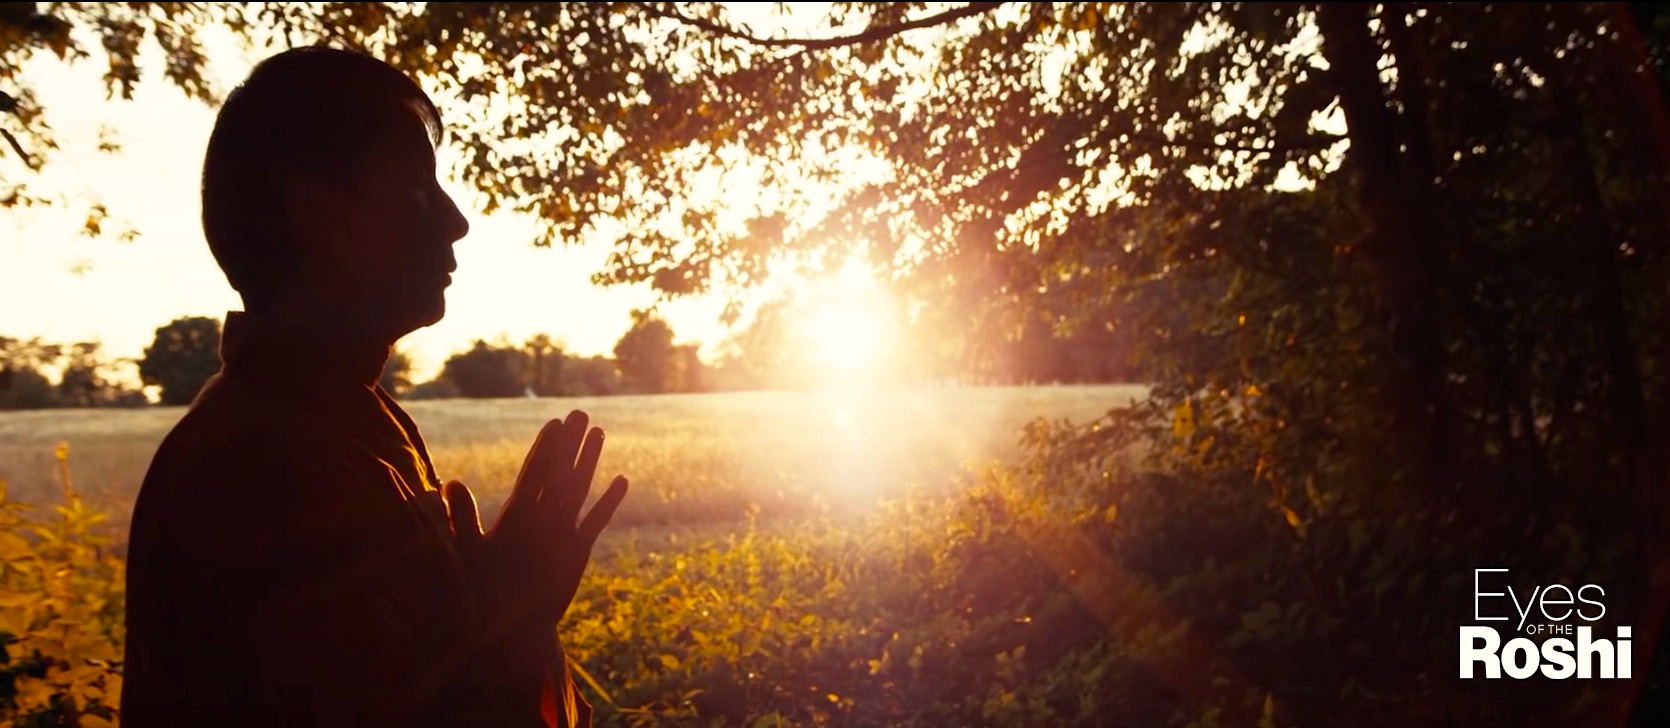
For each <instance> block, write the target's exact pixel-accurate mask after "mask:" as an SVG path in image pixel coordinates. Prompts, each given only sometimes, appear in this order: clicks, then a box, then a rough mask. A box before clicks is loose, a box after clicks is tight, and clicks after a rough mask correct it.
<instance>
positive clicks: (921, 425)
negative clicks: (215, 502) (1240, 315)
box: [0, 386, 1143, 536]
mask: <svg viewBox="0 0 1670 728" xmlns="http://www.w3.org/2000/svg"><path fill="white" fill-rule="evenodd" d="M1142 394H1143V389H1142V388H1140V387H1125V386H1095V387H1035V388H1021V387H1017V388H979V389H937V390H894V391H865V392H854V391H844V392H843V391H817V392H742V393H724V394H690V395H665V396H643V397H640V396H630V397H596V398H563V399H500V400H441V401H417V402H410V403H407V404H406V405H405V406H406V408H407V409H408V411H409V412H410V413H411V415H412V417H413V419H414V420H415V421H416V422H417V424H418V426H419V428H420V429H421V431H422V433H423V436H424V438H425V440H426V441H427V444H428V446H429V449H430V453H431V455H432V457H433V458H434V460H435V463H436V467H437V469H438V470H439V471H440V473H441V476H442V477H443V478H445V479H458V480H461V481H463V482H465V483H467V484H469V485H470V487H471V488H472V490H474V491H475V493H476V497H477V498H478V499H479V500H481V502H482V506H483V513H484V517H490V515H491V514H493V513H496V512H497V509H498V507H499V505H500V504H501V503H502V502H503V499H504V497H505V496H506V495H507V494H508V493H509V489H510V487H511V485H512V483H514V482H515V478H516V473H517V471H518V470H519V469H520V467H521V464H522V459H523V457H524V456H525V455H526V453H527V449H528V446H529V445H530V444H531V443H532V441H533V437H534V435H535V433H537V432H538V431H539V428H540V426H541V425H543V424H544V422H545V421H547V420H549V419H551V418H555V417H564V416H566V415H567V413H568V412H570V411H571V410H574V409H581V410H585V411H586V412H587V413H589V414H590V416H591V418H592V422H593V423H594V424H596V425H598V426H601V427H603V428H604V429H605V431H606V432H607V444H606V445H605V446H604V456H603V463H602V470H603V471H604V472H602V473H600V474H599V480H600V481H604V480H605V479H606V478H607V477H609V476H611V475H613V474H615V473H623V474H625V475H627V476H628V477H629V478H631V480H632V487H633V491H632V495H631V496H630V497H629V498H628V499H627V501H626V504H625V505H624V506H623V507H622V509H621V512H620V513H619V514H618V515H617V516H616V519H617V520H616V524H617V526H623V527H630V526H653V525H681V524H682V525H701V524H713V523H723V522H731V523H734V522H737V521H739V520H740V519H742V518H743V517H744V516H745V515H746V514H747V513H748V512H749V511H750V510H751V509H757V510H758V511H759V512H760V514H761V515H763V516H765V517H767V518H773V517H780V516H797V515H811V514H816V513H835V514H839V513H850V512H867V511H868V510H870V509H871V508H873V506H874V504H875V503H877V502H879V501H880V500H882V499H885V498H887V497H890V496H896V495H902V494H904V493H906V492H921V491H928V492H933V491H935V490H938V489H943V488H945V487H947V486H948V484H949V483H950V482H951V479H952V476H953V475H954V474H955V473H956V472H957V470H958V469H959V468H960V467H962V466H963V465H965V464H971V463H978V462H980V461H986V460H992V459H1001V458H1005V457H1007V456H1009V455H1011V454H1012V453H1013V452H1014V450H1015V443H1016V438H1017V437H1018V435H1019V432H1020V428H1021V426H1022V425H1024V424H1025V423H1026V422H1028V421H1030V420H1032V419H1035V418H1037V417H1047V418H1052V419H1054V418H1069V419H1073V420H1075V421H1077V420H1084V419H1087V418H1090V417H1095V416H1098V415H1100V414H1102V413H1103V412H1105V411H1106V410H1107V409H1109V408H1110V407H1113V406H1116V405H1122V404H1125V403H1127V402H1129V401H1131V400H1132V399H1134V398H1135V397H1139V396H1141V395H1142ZM182 414H183V409H181V408H151V409H144V410H47V411H35V412H11V413H0V479H4V480H6V481H8V482H9V483H11V487H12V493H13V497H14V498H16V499H18V500H20V501H23V502H35V503H45V502H49V501H50V500H51V499H54V498H56V497H57V495H58V485H57V483H58V477H59V476H58V470H57V468H58V462H57V460H56V459H55V457H54V451H55V449H56V448H57V446H58V445H59V444H60V443H67V444H68V445H69V448H70V450H71V452H73V453H74V458H75V461H76V480H77V487H78V489H79V490H80V492H81V493H82V496H83V498H84V499H86V500H87V501H88V503H89V505H92V506H94V507H97V508H98V509H100V510H102V511H104V512H107V513H109V514H110V515H111V520H110V527H111V528H112V529H113V530H116V531H119V530H120V529H121V528H122V527H123V526H124V525H125V524H126V523H127V521H128V517H129V514H130V513H131V508H132V504H133V499H134V496H135V494H136V493H137V491H138V488H139V484H140V482H141V481H142V480H143V477H144V474H145V470H146V468H147V467H148V466H149V463H150V459H151V456H152V454H153V453H154V452H155V450H156V447H157V445H158V443H160V442H161V440H162V438H163V436H164V435H166V434H167V432H168V429H169V428H170V427H172V426H173V425H174V423H175V422H177V421H178V420H179V418H180V416H181V415H182ZM114 535H118V536H119V535H120V534H119V533H116V534H114Z"/></svg>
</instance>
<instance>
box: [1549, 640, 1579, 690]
mask: <svg viewBox="0 0 1670 728" xmlns="http://www.w3.org/2000/svg"><path fill="white" fill-rule="evenodd" d="M1570 652H1571V640H1568V639H1566V638H1564V637H1554V638H1551V639H1549V640H1548V641H1546V642H1544V643H1542V659H1543V662H1544V663H1545V664H1544V665H1543V666H1542V674H1544V675H1547V676H1548V677H1550V678H1553V679H1555V680H1564V679H1566V678H1568V677H1571V674H1572V673H1574V672H1576V671H1577V660H1576V659H1575V658H1573V657H1572V656H1571V655H1570V654H1569V653H1570ZM1556 665H1558V667H1556Z"/></svg>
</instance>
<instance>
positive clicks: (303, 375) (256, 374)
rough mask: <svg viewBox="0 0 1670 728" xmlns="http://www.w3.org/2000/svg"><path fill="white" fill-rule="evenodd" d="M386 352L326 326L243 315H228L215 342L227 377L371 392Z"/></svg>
mask: <svg viewBox="0 0 1670 728" xmlns="http://www.w3.org/2000/svg"><path fill="white" fill-rule="evenodd" d="M389 349H390V347H389V345H388V344H385V343H381V342H376V341H366V340H364V339H363V338H362V337H356V336H353V335H350V334H349V333H348V332H346V331H342V330H339V329H333V328H331V326H330V325H329V324H328V323H317V322H309V323H306V324H299V323H292V322H279V321H273V320H269V319H267V318H264V317H262V316H258V315H256V314H253V313H250V312H247V311H230V312H228V313H227V314H226V323H225V326H223V327H222V330H221V338H220V359H221V362H222V365H221V368H222V371H223V372H225V373H226V375H227V376H229V377H231V378H234V379H250V380H262V381H266V382H277V383H288V384H295V385H308V386H325V387H329V386H332V385H350V386H359V387H365V388H370V389H375V388H376V387H377V381H378V379H380V378H381V377H382V375H383V367H384V365H386V364H387V363H388V357H389Z"/></svg>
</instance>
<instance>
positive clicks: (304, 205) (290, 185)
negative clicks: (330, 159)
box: [278, 173, 349, 246]
mask: <svg viewBox="0 0 1670 728" xmlns="http://www.w3.org/2000/svg"><path fill="white" fill-rule="evenodd" d="M278 190H279V200H280V204H282V205H283V208H282V209H283V212H284V220H285V223H286V225H287V226H288V227H289V232H290V234H291V236H292V239H293V240H295V241H296V243H297V244H299V245H302V246H307V245H311V244H315V243H316V242H319V241H324V240H329V239H330V237H331V236H330V235H329V233H330V231H331V230H333V229H334V228H336V227H339V226H341V225H342V224H343V223H344V221H346V220H347V216H346V214H345V213H346V209H345V208H346V207H347V205H348V200H349V197H348V195H347V194H345V191H344V190H343V189H341V187H340V186H339V185H334V184H331V183H330V181H328V180H326V179H325V178H324V177H323V176H321V175H314V174H300V173H294V174H288V175H285V177H284V178H283V179H282V180H280V182H279V185H278Z"/></svg>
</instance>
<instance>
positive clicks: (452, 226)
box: [437, 191, 470, 243]
mask: <svg viewBox="0 0 1670 728" xmlns="http://www.w3.org/2000/svg"><path fill="white" fill-rule="evenodd" d="M437 212H438V214H439V217H440V220H439V221H438V222H439V223H440V227H441V230H442V231H443V232H444V233H445V235H446V241H447V242H448V243H456V242H458V241H459V240H462V239H463V238H464V236H466V235H469V234H470V221H469V220H468V219H467V218H465V217H464V213H463V211H461V210H459V209H458V204H457V203H455V202H453V201H452V195H449V194H447V193H446V192H445V191H443V192H441V204H440V209H439V210H438V211H437Z"/></svg>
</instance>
